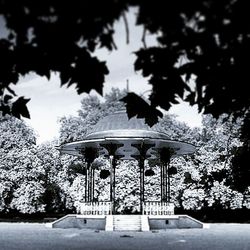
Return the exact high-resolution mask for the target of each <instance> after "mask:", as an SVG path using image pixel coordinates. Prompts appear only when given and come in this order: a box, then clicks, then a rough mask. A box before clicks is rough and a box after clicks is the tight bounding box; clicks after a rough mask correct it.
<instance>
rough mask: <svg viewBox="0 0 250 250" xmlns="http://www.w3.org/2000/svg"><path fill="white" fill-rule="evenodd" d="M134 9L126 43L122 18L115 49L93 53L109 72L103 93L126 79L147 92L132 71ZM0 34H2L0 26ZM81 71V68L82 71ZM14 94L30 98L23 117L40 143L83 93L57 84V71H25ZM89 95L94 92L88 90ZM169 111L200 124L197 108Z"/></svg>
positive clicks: (136, 39) (137, 37) (136, 29)
mask: <svg viewBox="0 0 250 250" xmlns="http://www.w3.org/2000/svg"><path fill="white" fill-rule="evenodd" d="M135 14H136V10H135V9H133V10H132V11H131V12H130V14H129V15H128V16H127V18H128V22H129V40H130V41H129V44H126V31H125V25H124V22H123V21H122V20H119V21H118V22H117V23H116V24H115V31H116V32H115V43H116V45H117V47H118V50H116V51H113V52H109V51H107V50H106V49H101V50H98V51H97V52H96V53H95V55H96V56H97V57H98V58H100V59H101V60H105V61H107V66H108V68H109V71H110V74H109V75H108V76H106V78H105V83H104V88H103V92H104V94H105V93H107V92H109V91H110V90H111V88H112V87H114V88H120V89H124V88H126V87H127V82H128V86H129V90H130V91H134V92H135V93H137V94H139V95H141V94H143V95H144V96H145V95H147V94H148V93H149V90H150V89H151V85H149V84H147V79H145V78H143V77H142V76H141V75H140V72H135V71H134V69H133V63H134V60H135V55H134V54H133V52H134V51H136V50H138V49H139V48H140V47H142V43H141V37H142V32H143V31H142V28H141V27H140V26H134V23H135ZM0 31H1V33H0V35H3V34H4V31H3V30H2V28H1V18H0ZM146 42H147V45H148V46H150V45H154V44H155V43H156V42H155V37H153V36H147V38H146ZM83 74H84V71H83ZM12 87H13V89H14V90H15V92H16V94H17V95H18V96H25V98H31V100H30V101H29V102H28V104H27V106H28V109H29V111H30V115H31V119H24V120H25V121H26V122H27V123H28V124H29V125H30V126H32V127H33V128H34V130H35V131H36V134H37V143H38V144H40V143H43V142H45V141H49V140H52V139H56V138H57V137H58V135H59V123H58V119H59V118H60V117H62V116H68V115H76V114H77V110H79V109H80V101H81V99H82V98H83V97H84V96H86V95H87V94H86V93H84V94H81V95H78V94H77V92H76V90H75V88H74V86H71V87H69V88H66V87H65V86H63V87H60V80H59V77H58V74H56V73H53V74H52V77H51V78H50V80H48V79H47V78H46V77H39V76H37V75H35V74H32V73H31V74H29V75H27V76H26V77H24V78H21V79H20V82H19V83H18V84H17V85H16V86H12ZM90 94H92V95H94V94H96V93H95V91H91V92H90ZM169 113H174V114H176V115H177V119H178V120H180V121H184V122H186V123H187V124H188V125H190V126H191V127H195V126H200V125H201V116H200V115H199V114H198V112H197V107H195V106H193V107H190V106H189V105H188V104H186V103H181V104H179V105H174V106H173V107H172V108H171V109H170V110H169Z"/></svg>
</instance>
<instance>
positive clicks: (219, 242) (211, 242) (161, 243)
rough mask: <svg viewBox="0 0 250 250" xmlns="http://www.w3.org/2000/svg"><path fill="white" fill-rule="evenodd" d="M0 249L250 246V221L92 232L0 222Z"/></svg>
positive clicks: (212, 249)
mask: <svg viewBox="0 0 250 250" xmlns="http://www.w3.org/2000/svg"><path fill="white" fill-rule="evenodd" d="M0 249H1V250H14V249H16V250H40V249H49V250H54V249H55V250H66V249H68V250H71V249H81V250H85V249H90V250H92V249H93V250H99V249H104V250H105V249H107V250H113V249H115V250H118V249H122V250H127V249H128V250H133V249H135V250H140V249H142V250H147V249H148V250H154V249H157V250H158V249H167V250H172V249H174V250H179V249H183V250H191V249H192V250H195V249H199V250H205V249H209V250H217V249H221V250H250V224H213V225H211V226H210V228H209V229H169V230H166V231H153V232H133V233H132V232H104V231H100V232H98V231H97V232H95V231H93V230H89V231H86V230H81V229H53V228H46V227H45V225H44V224H36V223H32V224H31V223H0Z"/></svg>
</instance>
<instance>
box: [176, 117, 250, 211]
mask: <svg viewBox="0 0 250 250" xmlns="http://www.w3.org/2000/svg"><path fill="white" fill-rule="evenodd" d="M241 123H242V119H240V118H238V119H237V120H234V119H232V117H230V116H229V117H228V116H227V115H222V116H220V117H219V119H217V120H216V119H214V118H212V116H210V115H207V116H204V117H203V126H202V130H201V131H200V140H199V146H198V148H197V151H196V152H195V154H194V155H192V156H186V157H185V158H184V159H181V158H179V159H175V160H174V161H173V162H172V164H174V165H175V166H176V167H177V169H178V171H177V174H176V177H175V178H174V180H173V181H174V183H173V189H174V193H175V194H177V200H179V202H180V201H181V202H180V203H179V204H178V203H177V205H181V206H183V207H184V208H186V209H195V208H196V209H197V208H202V207H213V208H216V207H218V208H232V209H235V208H242V206H243V205H244V206H248V205H247V201H246V200H245V203H244V204H243V202H244V198H245V197H244V194H247V193H248V192H249V191H248V186H249V184H248V186H245V187H244V189H243V190H239V189H237V188H236V186H235V185H233V183H234V179H235V175H237V173H236V172H235V171H234V169H233V166H232V159H233V154H234V152H235V150H236V149H237V147H239V146H240V145H241V144H242V143H241V142H240V139H239V136H240V133H239V130H240V126H241ZM241 187H242V186H241ZM178 196H179V197H178Z"/></svg>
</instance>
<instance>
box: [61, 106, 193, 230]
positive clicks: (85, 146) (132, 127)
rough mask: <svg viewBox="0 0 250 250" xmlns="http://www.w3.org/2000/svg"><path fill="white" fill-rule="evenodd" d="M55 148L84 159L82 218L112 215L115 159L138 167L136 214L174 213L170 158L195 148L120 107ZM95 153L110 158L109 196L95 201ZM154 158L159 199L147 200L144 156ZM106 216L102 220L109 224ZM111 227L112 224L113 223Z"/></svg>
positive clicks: (114, 193) (157, 214)
mask: <svg viewBox="0 0 250 250" xmlns="http://www.w3.org/2000/svg"><path fill="white" fill-rule="evenodd" d="M58 150H59V151H60V152H61V153H65V154H70V155H75V156H80V157H84V158H85V160H86V162H87V168H86V180H85V199H84V201H83V202H82V204H81V209H80V215H81V216H82V218H83V217H84V216H85V217H86V218H87V217H88V218H90V217H91V216H92V218H94V217H95V218H96V216H104V217H105V218H108V216H112V215H113V216H115V214H116V211H115V200H116V197H115V195H116V192H115V189H116V185H115V183H116V166H117V160H137V161H138V166H139V170H140V177H139V180H138V181H139V185H140V211H139V212H140V215H142V216H144V217H145V216H147V218H149V217H151V218H153V217H154V216H155V218H163V217H164V216H165V217H164V219H166V216H174V205H173V203H171V197H170V186H171V185H170V184H171V183H170V176H169V174H168V169H169V163H170V159H171V157H178V156H179V155H185V154H192V153H193V152H194V151H195V146H194V145H192V144H189V143H186V142H181V141H175V140H171V139H170V138H169V136H168V135H167V134H165V133H164V132H163V130H162V129H161V127H160V126H159V125H157V124H156V125H154V126H153V127H149V126H148V125H147V124H146V123H145V121H144V119H141V118H136V117H133V118H131V119H128V116H127V113H126V111H125V110H121V111H118V112H115V113H113V114H110V115H107V116H106V117H104V118H102V119H101V120H100V121H99V122H98V123H97V124H96V125H95V126H94V127H93V129H92V130H91V131H90V132H89V133H87V135H86V136H85V138H84V140H82V141H76V142H71V143H66V144H63V145H61V146H59V147H58ZM98 156H104V157H107V158H108V159H109V161H110V170H109V171H110V177H109V178H110V182H109V184H110V199H109V200H107V201H96V199H95V194H94V190H95V187H94V184H95V171H96V170H95V169H94V168H92V163H93V161H94V160H95V158H96V157H98ZM154 158H158V159H159V160H160V163H161V164H160V169H161V170H160V182H161V183H160V186H161V192H160V193H161V200H160V201H149V200H145V197H144V177H145V160H146V159H154ZM157 216H158V217H157ZM144 217H143V218H144ZM134 218H135V217H134ZM173 218H174V217H173ZM107 220H108V219H106V224H110V222H109V223H108V221H107ZM109 220H110V219H109ZM119 220H120V219H119ZM119 220H118V221H119ZM147 220H148V219H147ZM111 224H112V223H111ZM166 224H167V223H166ZM111 227H112V228H114V225H111ZM106 229H107V225H106Z"/></svg>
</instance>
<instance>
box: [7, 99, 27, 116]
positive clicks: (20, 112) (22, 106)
mask: <svg viewBox="0 0 250 250" xmlns="http://www.w3.org/2000/svg"><path fill="white" fill-rule="evenodd" d="M29 101H30V99H25V98H24V97H23V96H21V97H19V98H18V99H17V100H16V101H15V102H14V103H13V105H12V109H11V113H12V115H13V116H15V117H17V118H19V119H20V118H21V116H23V117H26V118H30V114H29V111H28V108H27V106H26V104H27V103H28V102H29Z"/></svg>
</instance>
